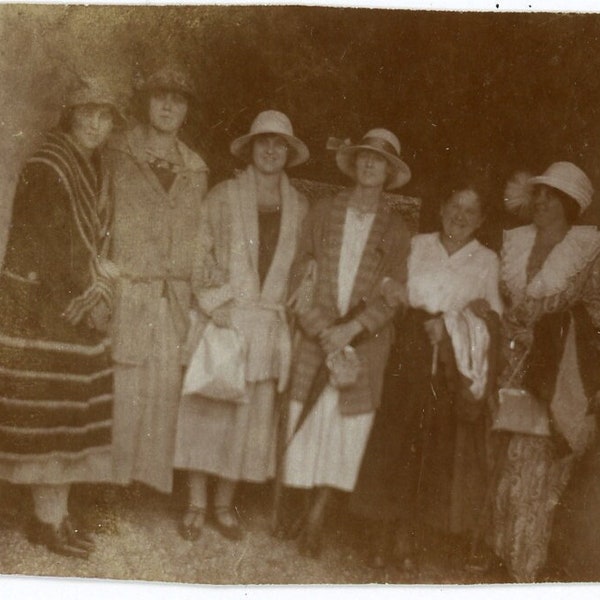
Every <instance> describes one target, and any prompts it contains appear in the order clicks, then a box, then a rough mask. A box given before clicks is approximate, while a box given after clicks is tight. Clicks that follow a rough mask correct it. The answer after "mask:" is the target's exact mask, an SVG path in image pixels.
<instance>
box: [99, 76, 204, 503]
mask: <svg viewBox="0 0 600 600" xmlns="http://www.w3.org/2000/svg"><path fill="white" fill-rule="evenodd" d="M141 94H142V97H141V100H142V102H143V104H144V108H145V113H146V114H145V115H144V116H146V118H147V121H146V122H145V123H142V124H140V125H138V126H137V127H135V128H134V129H132V130H130V131H128V132H127V133H125V134H124V135H123V136H122V137H120V138H118V139H116V140H115V142H114V143H113V144H112V148H111V150H112V153H111V158H112V170H113V174H114V190H113V192H114V206H115V218H114V221H115V225H114V229H113V239H112V253H111V258H112V259H113V261H114V262H115V263H116V264H117V266H118V268H119V270H120V279H119V285H118V288H117V297H116V304H115V312H114V323H113V357H114V361H115V404H114V421H113V423H114V425H113V455H114V475H115V478H116V481H117V482H118V483H121V484H127V483H129V482H131V481H134V480H135V481H139V482H142V483H144V484H146V485H149V486H151V487H153V488H155V489H157V490H159V491H161V492H167V493H168V492H170V491H171V488H172V480H173V453H174V448H175V427H176V422H177V408H178V404H179V397H180V388H181V378H182V365H181V352H180V348H181V346H182V345H183V344H184V342H185V339H186V336H187V331H188V325H189V323H188V321H189V310H190V306H191V297H192V294H191V276H192V255H193V247H194V239H195V235H196V232H197V230H198V227H199V224H200V205H201V202H202V200H203V198H204V195H205V193H206V189H207V171H208V169H207V167H206V164H205V163H204V161H203V160H202V159H201V158H200V157H199V156H198V155H197V154H196V153H194V152H193V151H192V150H190V149H189V148H188V147H187V146H186V145H185V144H183V143H182V142H181V141H180V140H179V139H178V138H177V134H178V133H179V131H180V128H181V127H182V125H183V123H184V120H185V117H186V114H187V110H188V104H189V102H190V101H191V100H192V99H193V97H194V90H193V87H192V85H191V84H190V82H189V80H188V79H187V77H186V76H185V75H184V74H182V73H180V72H179V71H177V70H175V69H170V68H169V69H162V70H160V71H157V72H155V73H154V74H152V75H151V76H150V77H149V78H148V79H147V81H146V82H145V84H144V86H143V89H142V90H141Z"/></svg>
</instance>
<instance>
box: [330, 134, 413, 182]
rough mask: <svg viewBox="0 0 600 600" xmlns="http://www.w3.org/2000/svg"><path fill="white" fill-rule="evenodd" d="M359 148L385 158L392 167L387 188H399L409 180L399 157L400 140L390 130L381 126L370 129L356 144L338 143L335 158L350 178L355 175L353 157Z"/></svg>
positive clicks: (406, 168)
mask: <svg viewBox="0 0 600 600" xmlns="http://www.w3.org/2000/svg"><path fill="white" fill-rule="evenodd" d="M360 150H371V151H373V152H377V153H378V154H381V155H382V156H384V157H385V158H386V160H387V161H388V163H389V164H390V166H391V167H392V169H393V174H392V176H391V178H390V180H389V181H388V183H387V185H386V188H387V189H395V188H400V187H402V186H403V185H405V184H407V183H408V182H409V181H410V178H411V172H410V169H409V167H408V165H407V164H406V163H405V162H404V161H403V160H401V158H400V141H399V140H398V138H397V137H396V136H395V135H394V134H393V133H392V132H391V131H388V130H387V129H382V128H379V129H371V130H370V131H367V133H366V134H365V135H364V137H363V138H362V139H361V141H360V142H359V143H358V144H351V143H349V142H345V143H342V144H340V145H339V146H338V147H337V152H336V155H335V159H336V162H337V165H338V167H339V168H340V171H342V173H345V174H346V175H349V176H350V177H352V178H354V177H355V176H356V166H355V157H356V153H357V152H359V151H360Z"/></svg>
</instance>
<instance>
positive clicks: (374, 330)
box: [290, 192, 410, 414]
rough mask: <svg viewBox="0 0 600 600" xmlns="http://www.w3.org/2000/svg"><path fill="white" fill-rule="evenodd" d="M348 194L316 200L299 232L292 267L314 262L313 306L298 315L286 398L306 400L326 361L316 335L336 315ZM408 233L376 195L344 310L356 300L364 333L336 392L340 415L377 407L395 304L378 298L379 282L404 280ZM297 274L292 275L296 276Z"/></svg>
mask: <svg viewBox="0 0 600 600" xmlns="http://www.w3.org/2000/svg"><path fill="white" fill-rule="evenodd" d="M347 207H348V193H347V192H342V193H340V194H339V195H337V196H336V197H335V198H333V199H327V200H323V201H321V202H320V204H319V205H318V206H315V207H314V208H313V210H312V211H311V214H310V217H309V219H307V225H306V229H305V232H304V234H303V236H302V241H303V243H304V247H303V249H302V251H301V254H300V256H299V257H298V260H297V263H296V270H297V271H298V272H302V271H303V269H305V266H306V263H307V261H308V260H310V259H313V260H315V261H316V265H317V281H316V286H315V291H314V300H313V301H314V305H313V307H312V308H311V309H310V310H309V311H308V312H306V313H305V314H303V315H301V316H300V319H299V320H300V325H301V328H302V333H303V335H302V338H301V341H300V344H299V347H298V350H297V354H296V357H295V359H294V370H293V372H292V378H291V384H290V385H291V387H290V398H291V400H292V401H296V402H305V401H306V400H307V396H308V394H309V390H310V387H311V383H312V381H313V379H314V377H315V374H316V372H317V370H318V369H319V365H321V364H322V363H323V361H324V360H325V356H324V353H323V350H322V349H321V346H320V345H319V343H318V340H317V336H318V334H319V333H320V332H321V331H323V330H324V329H325V328H327V327H329V326H331V325H332V324H333V323H334V321H335V320H336V319H338V318H339V317H341V316H342V315H340V313H339V309H338V302H337V299H338V268H339V263H340V252H341V248H342V239H343V234H344V224H345V219H346V210H347ZM409 248H410V234H409V232H408V229H407V227H406V225H405V223H404V221H403V219H402V217H401V216H400V214H399V213H397V212H394V211H393V210H391V209H390V207H389V206H388V205H387V204H386V202H385V201H384V200H383V199H381V200H380V202H379V205H378V209H377V214H376V216H375V219H374V221H373V225H372V227H371V231H370V232H369V237H368V238H367V243H366V245H365V249H364V251H363V254H362V257H361V261H360V265H359V267H358V271H357V274H356V278H355V280H354V287H353V290H352V294H351V297H350V306H349V311H352V310H353V309H355V307H356V306H357V305H358V304H359V303H360V302H361V301H363V302H364V308H363V309H362V310H361V311H360V313H359V314H358V315H357V316H356V317H355V318H356V319H357V320H358V321H359V322H360V323H361V324H362V326H363V328H364V329H365V331H366V332H367V334H368V335H367V338H366V339H365V340H364V341H362V342H361V343H359V344H358V346H357V347H356V350H357V354H358V356H359V359H360V361H361V364H362V367H361V369H362V372H361V374H360V376H359V379H358V381H357V382H356V383H355V384H354V385H353V386H351V387H349V388H346V389H343V390H341V391H340V410H341V412H342V414H359V413H365V412H370V411H373V410H375V409H376V408H377V407H378V406H379V402H380V395H381V387H382V381H383V372H384V369H385V364H386V362H387V357H388V354H389V349H390V345H391V343H392V339H393V327H392V323H391V321H392V317H393V315H394V312H395V310H394V308H392V307H390V306H388V305H387V304H386V302H385V300H384V298H383V297H382V295H381V293H380V290H381V283H382V281H383V280H384V278H386V277H390V278H392V279H395V280H396V281H398V282H400V283H404V282H406V261H407V257H408V252H409ZM297 279H298V277H296V280H297Z"/></svg>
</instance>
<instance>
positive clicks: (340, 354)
mask: <svg viewBox="0 0 600 600" xmlns="http://www.w3.org/2000/svg"><path fill="white" fill-rule="evenodd" d="M326 364H327V368H328V369H329V383H330V384H331V385H332V386H333V387H335V388H337V389H340V390H341V389H344V388H347V387H350V386H351V385H354V384H355V383H356V382H357V380H358V375H359V372H360V367H361V363H360V359H359V358H358V355H357V354H356V351H355V350H354V348H353V347H352V346H346V347H345V348H342V349H341V350H337V351H336V352H332V353H331V354H329V355H327V359H326Z"/></svg>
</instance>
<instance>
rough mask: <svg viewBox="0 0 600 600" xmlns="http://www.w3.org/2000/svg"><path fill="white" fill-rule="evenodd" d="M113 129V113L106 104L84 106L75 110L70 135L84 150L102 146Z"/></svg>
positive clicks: (76, 107)
mask: <svg viewBox="0 0 600 600" xmlns="http://www.w3.org/2000/svg"><path fill="white" fill-rule="evenodd" d="M112 128H113V111H112V109H111V108H110V106H106V105H105V104H82V105H80V106H75V107H74V108H73V116H72V118H71V129H70V134H71V136H72V137H73V139H74V140H75V142H76V143H77V145H78V146H79V147H80V148H82V149H83V150H87V151H90V152H91V151H92V150H95V149H96V148H98V146H100V145H102V144H103V143H104V142H105V141H106V138H107V137H108V136H109V135H110V132H111V131H112Z"/></svg>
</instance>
